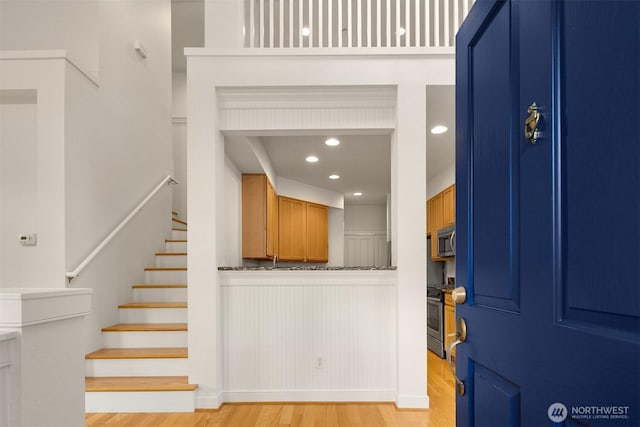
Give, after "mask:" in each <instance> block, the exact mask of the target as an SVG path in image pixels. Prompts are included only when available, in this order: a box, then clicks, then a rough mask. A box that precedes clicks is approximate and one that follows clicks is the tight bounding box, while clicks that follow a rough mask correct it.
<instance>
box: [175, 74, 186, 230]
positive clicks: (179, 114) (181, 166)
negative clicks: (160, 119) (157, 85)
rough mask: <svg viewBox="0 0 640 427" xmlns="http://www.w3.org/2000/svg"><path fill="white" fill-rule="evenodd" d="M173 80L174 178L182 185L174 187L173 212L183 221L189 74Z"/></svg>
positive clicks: (179, 75) (177, 76)
mask: <svg viewBox="0 0 640 427" xmlns="http://www.w3.org/2000/svg"><path fill="white" fill-rule="evenodd" d="M172 76H173V80H172V105H173V120H172V127H173V129H172V135H171V140H172V146H173V176H174V177H175V178H176V179H177V180H178V181H180V185H176V186H174V187H173V210H174V211H175V212H178V216H179V217H180V218H182V219H185V220H186V219H188V214H187V74H186V73H184V72H176V71H174V72H173V74H172Z"/></svg>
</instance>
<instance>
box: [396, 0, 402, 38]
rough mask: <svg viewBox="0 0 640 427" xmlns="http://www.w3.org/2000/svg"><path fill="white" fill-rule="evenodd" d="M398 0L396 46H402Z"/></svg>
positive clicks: (397, 4) (397, 3)
mask: <svg viewBox="0 0 640 427" xmlns="http://www.w3.org/2000/svg"><path fill="white" fill-rule="evenodd" d="M401 1H402V0H396V47H399V46H400V2H401Z"/></svg>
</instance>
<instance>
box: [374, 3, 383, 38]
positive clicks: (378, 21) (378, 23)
mask: <svg viewBox="0 0 640 427" xmlns="http://www.w3.org/2000/svg"><path fill="white" fill-rule="evenodd" d="M375 2H376V11H377V13H376V47H380V43H381V41H382V34H381V33H382V18H381V17H380V9H381V7H380V3H381V2H382V0H375Z"/></svg>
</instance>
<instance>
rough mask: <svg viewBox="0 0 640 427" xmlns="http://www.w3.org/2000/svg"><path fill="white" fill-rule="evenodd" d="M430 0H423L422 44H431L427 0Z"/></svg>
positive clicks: (429, 14) (428, 0)
mask: <svg viewBox="0 0 640 427" xmlns="http://www.w3.org/2000/svg"><path fill="white" fill-rule="evenodd" d="M430 1H431V0H424V45H425V46H427V47H429V46H431V13H430V10H429V9H430V5H429V2H430Z"/></svg>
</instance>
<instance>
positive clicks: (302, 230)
mask: <svg viewBox="0 0 640 427" xmlns="http://www.w3.org/2000/svg"><path fill="white" fill-rule="evenodd" d="M278 206H279V213H278V235H279V238H278V259H279V260H282V261H303V262H327V261H328V259H329V209H328V208H327V207H326V206H323V205H318V204H316V203H311V202H305V201H303V200H297V199H291V198H289V197H282V196H280V197H278Z"/></svg>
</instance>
